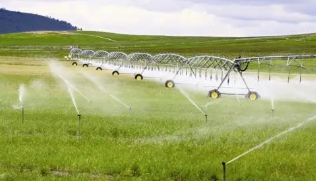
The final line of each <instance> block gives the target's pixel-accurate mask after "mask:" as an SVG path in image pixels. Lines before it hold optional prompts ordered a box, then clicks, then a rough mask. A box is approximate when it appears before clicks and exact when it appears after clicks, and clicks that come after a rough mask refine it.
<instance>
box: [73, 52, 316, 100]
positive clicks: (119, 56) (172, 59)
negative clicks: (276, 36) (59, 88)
mask: <svg viewBox="0 0 316 181" xmlns="http://www.w3.org/2000/svg"><path fill="white" fill-rule="evenodd" d="M315 58H316V55H305V54H303V55H285V56H262V57H246V58H241V57H240V56H239V57H238V58H236V59H231V60H230V59H227V58H223V57H218V56H212V55H202V56H193V57H191V58H186V57H183V56H181V55H178V54H174V53H160V54H157V55H154V56H152V55H150V54H148V53H131V54H129V55H127V54H125V53H123V52H110V53H107V52H106V51H97V52H94V51H92V50H80V49H78V48H74V49H72V50H71V52H70V53H69V59H70V60H74V61H76V62H82V63H83V66H89V65H93V66H98V68H97V70H102V69H103V68H105V69H110V70H114V71H113V72H112V75H119V74H120V73H121V72H120V71H122V72H123V73H126V74H134V78H135V79H136V80H139V81H140V80H143V78H144V77H145V76H144V75H143V74H144V72H145V71H150V72H149V73H150V74H149V75H150V76H153V77H150V78H161V80H162V77H164V78H167V80H166V82H165V85H164V86H165V87H167V88H173V87H175V84H177V82H176V81H175V78H176V77H177V76H181V77H182V78H186V79H185V80H187V79H190V80H191V79H195V80H199V81H201V80H202V79H203V80H209V81H211V82H212V83H215V82H218V81H219V84H218V83H216V85H215V86H214V87H215V89H213V90H210V91H209V93H208V95H209V97H211V98H214V99H218V98H220V97H221V95H222V94H224V95H236V94H237V92H233V93H229V92H226V91H223V92H220V91H222V89H224V88H225V87H224V86H223V84H224V83H226V82H227V84H228V85H229V84H231V83H232V82H233V81H231V80H230V79H231V78H233V77H234V78H235V79H234V82H235V84H236V74H238V75H239V76H240V78H241V80H242V83H243V84H244V85H245V87H244V88H243V89H246V90H247V92H245V93H242V94H238V95H243V96H245V98H247V99H249V100H257V99H259V98H260V95H259V94H258V93H257V92H255V91H253V90H251V88H249V86H248V84H247V81H246V80H245V77H244V76H243V72H245V71H246V70H247V69H248V66H249V65H250V64H251V65H252V67H256V68H257V71H256V73H257V77H256V79H257V82H260V80H261V79H262V78H261V77H260V74H261V72H262V70H267V71H268V79H269V81H270V80H271V72H272V69H273V68H274V67H277V66H279V67H283V68H287V70H288V74H287V82H288V83H290V81H291V76H292V75H293V74H295V73H298V74H299V76H298V77H299V79H298V80H299V82H302V73H303V72H302V71H304V70H307V69H308V70H313V71H315V68H314V67H312V66H311V65H309V64H306V65H308V66H304V64H303V63H305V62H307V61H305V60H308V59H315ZM100 60H104V61H103V62H101V61H100ZM313 66H314V65H313ZM234 72H235V76H234V75H232V73H234ZM146 76H147V75H146ZM195 80H194V81H195ZM212 87H213V86H212ZM229 88H232V89H234V87H231V86H230V87H229Z"/></svg>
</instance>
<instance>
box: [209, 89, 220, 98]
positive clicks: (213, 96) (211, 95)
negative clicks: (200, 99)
mask: <svg viewBox="0 0 316 181" xmlns="http://www.w3.org/2000/svg"><path fill="white" fill-rule="evenodd" d="M214 93H216V94H217V96H215V95H214ZM208 97H210V98H212V99H218V98H220V97H221V93H220V92H219V91H218V90H217V89H214V90H211V91H209V92H208Z"/></svg>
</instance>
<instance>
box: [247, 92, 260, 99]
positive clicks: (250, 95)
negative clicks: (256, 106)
mask: <svg viewBox="0 0 316 181" xmlns="http://www.w3.org/2000/svg"><path fill="white" fill-rule="evenodd" d="M259 98H260V96H259V94H258V93H257V92H251V91H250V92H248V94H247V95H246V99H249V100H251V101H255V100H257V99H259Z"/></svg>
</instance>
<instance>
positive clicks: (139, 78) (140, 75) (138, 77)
mask: <svg viewBox="0 0 316 181" xmlns="http://www.w3.org/2000/svg"><path fill="white" fill-rule="evenodd" d="M135 79H136V80H143V76H142V74H136V75H135Z"/></svg>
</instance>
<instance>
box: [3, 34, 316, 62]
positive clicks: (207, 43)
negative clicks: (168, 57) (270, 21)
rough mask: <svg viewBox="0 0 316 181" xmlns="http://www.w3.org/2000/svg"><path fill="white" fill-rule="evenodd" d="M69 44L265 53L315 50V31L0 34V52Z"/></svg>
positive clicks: (26, 52) (27, 52)
mask: <svg viewBox="0 0 316 181" xmlns="http://www.w3.org/2000/svg"><path fill="white" fill-rule="evenodd" d="M69 46H77V47H79V48H82V49H92V50H106V51H123V52H126V53H132V52H148V53H150V54H157V53H162V52H172V53H179V54H181V55H184V56H192V55H206V54H209V55H217V56H223V57H227V58H234V57H237V56H239V55H241V56H243V57H245V56H266V55H287V54H304V53H306V54H315V53H316V34H302V35H290V36H272V37H241V38H234V37H229V38H228V37H177V36H140V35H123V34H114V33H107V32H91V31H90V32H89V31H80V32H78V31H69V32H41V33H12V34H4V35H0V56H12V55H14V56H28V57H32V56H36V57H38V56H45V57H46V56H49V57H64V55H65V54H68V52H69Z"/></svg>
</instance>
